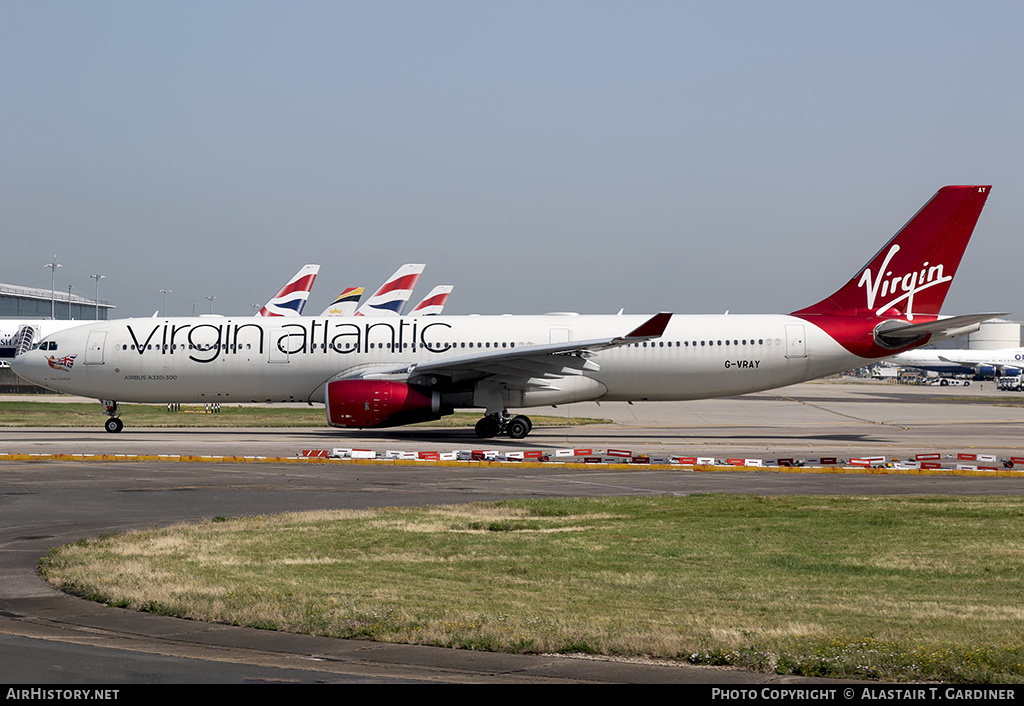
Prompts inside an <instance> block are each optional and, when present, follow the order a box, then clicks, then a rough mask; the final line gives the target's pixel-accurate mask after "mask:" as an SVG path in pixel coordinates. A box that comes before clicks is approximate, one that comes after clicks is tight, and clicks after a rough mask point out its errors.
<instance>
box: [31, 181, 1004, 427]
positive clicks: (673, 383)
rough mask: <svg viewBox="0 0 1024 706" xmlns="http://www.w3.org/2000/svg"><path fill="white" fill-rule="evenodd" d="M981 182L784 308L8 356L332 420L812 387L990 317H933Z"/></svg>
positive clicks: (114, 385)
mask: <svg viewBox="0 0 1024 706" xmlns="http://www.w3.org/2000/svg"><path fill="white" fill-rule="evenodd" d="M988 193H989V187H988V186H948V187H944V188H942V189H940V190H939V191H938V193H937V194H936V195H935V196H934V197H932V199H931V200H930V201H929V202H928V203H927V204H926V205H925V206H924V207H923V208H922V209H921V210H920V211H919V212H918V213H917V215H915V216H914V217H913V218H912V219H911V220H910V222H909V223H907V224H906V225H905V226H904V227H903V228H902V229H901V230H900V231H899V232H898V233H897V234H896V235H895V236H894V237H893V238H892V239H891V240H890V241H889V242H888V243H887V244H886V245H885V246H883V247H882V249H881V250H880V251H879V252H878V254H877V255H875V256H874V257H873V258H872V259H871V260H870V261H869V262H868V264H867V265H865V266H864V267H863V268H861V269H860V270H859V271H858V272H857V273H856V274H855V275H854V277H853V278H852V279H850V280H849V281H848V282H847V283H846V284H844V285H843V286H842V287H840V288H839V289H838V290H837V291H836V292H835V293H834V294H832V295H830V296H828V297H827V298H825V299H823V300H822V301H820V302H818V303H817V304H814V305H812V306H809V307H807V308H805V309H801V310H799V311H796V312H793V313H792V314H789V315H724V316H711V315H702V316H673V315H672V314H667V313H662V314H655V315H654V316H627V315H602V316H566V315H542V316H429V317H419V316H416V317H413V316H407V317H388V318H384V317H377V318H373V317H367V318H363V319H358V318H355V317H352V318H348V319H344V318H334V317H327V318H322V317H315V318H314V317H309V318H302V319H276V320H274V319H255V320H254V319H252V318H224V319H216V320H215V319H202V318H167V319H159V320H158V319H123V320H120V321H106V322H99V323H95V324H91V325H86V326H80V327H77V328H73V329H69V330H66V331H63V332H59V333H56V334H53V335H51V336H49V337H47V338H46V339H45V340H43V341H42V342H41V343H40V344H39V345H38V346H37V348H36V349H35V350H33V351H30V352H28V353H26V354H24V355H22V356H20V357H18V358H17V359H15V362H14V369H15V372H17V373H18V374H19V375H21V376H23V377H25V378H27V379H29V380H32V381H33V382H36V383H38V384H40V385H43V386H45V387H48V388H51V389H54V390H59V391H61V392H68V393H72V394H76V395H85V396H89V397H97V398H99V399H100V400H101V401H103V403H104V404H105V405H106V407H107V412H108V416H109V419H108V420H107V422H106V428H107V430H108V431H111V432H116V431H120V430H121V428H122V426H123V425H122V422H121V420H120V418H119V417H118V408H117V401H122V402H160V403H162V402H211V401H220V402H223V401H239V402H242V401H260V402H262V401H268V402H269V401H308V402H323V403H325V407H326V412H327V422H328V424H330V425H331V426H337V427H354V428H368V427H385V426H397V425H402V424H410V423H414V422H422V421H427V420H430V419H437V418H439V417H440V416H442V415H444V414H448V413H451V412H452V411H453V409H454V408H456V407H477V408H482V409H483V410H484V414H485V416H484V417H483V418H482V419H481V420H480V421H479V422H478V423H477V427H476V430H477V434H478V435H479V436H481V437H490V436H494V435H497V434H502V433H504V434H507V435H508V436H510V437H512V438H522V437H523V436H525V435H526V434H528V433H529V431H530V428H531V423H530V420H529V418H528V417H526V416H522V415H519V416H514V417H513V416H510V415H509V413H508V410H509V409H510V408H524V407H536V406H542V405H553V404H561V403H569V402H580V401H586V400H600V401H641V400H652V401H653V400H686V399H701V398H708V397H719V396H725V395H737V394H742V393H745V392H754V391H758V390H767V389H771V388H776V387H783V386H786V385H792V384H794V383H798V382H803V381H806V380H812V379H815V378H819V377H823V376H825V375H831V374H834V373H838V372H842V371H844V370H849V369H851V368H855V367H860V366H862V365H865V364H867V363H869V362H871V361H875V360H879V359H881V358H885V357H888V356H891V355H893V354H894V353H898V352H901V351H904V350H909V349H911V348H915V347H917V346H921V345H924V344H926V343H928V342H929V341H935V340H941V339H944V338H948V337H951V336H955V335H960V334H964V333H970V332H971V331H973V330H976V329H977V328H978V327H979V323H980V322H981V321H984V320H987V319H990V318H993V317H995V316H998V315H999V314H972V315H967V316H957V317H946V318H940V316H939V310H940V307H941V305H942V302H943V300H944V299H945V296H946V293H947V291H948V289H949V286H950V283H951V282H952V280H953V276H954V275H955V273H956V270H957V267H958V266H959V264H960V259H961V257H962V255H963V253H964V249H965V248H966V247H967V243H968V241H969V240H970V237H971V233H972V232H973V230H974V226H975V224H976V223H977V220H978V217H979V215H980V214H981V210H982V207H983V206H984V204H985V200H986V199H987V198H988Z"/></svg>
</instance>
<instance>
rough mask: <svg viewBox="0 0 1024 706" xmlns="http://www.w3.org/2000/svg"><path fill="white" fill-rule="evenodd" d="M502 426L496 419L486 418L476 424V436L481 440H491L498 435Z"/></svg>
mask: <svg viewBox="0 0 1024 706" xmlns="http://www.w3.org/2000/svg"><path fill="white" fill-rule="evenodd" d="M499 431H500V425H499V424H498V420H497V419H495V418H494V417H490V416H488V417H484V418H483V419H481V420H480V421H479V422H477V423H476V435H477V438H480V439H490V438H493V437H495V436H497V435H498V432H499Z"/></svg>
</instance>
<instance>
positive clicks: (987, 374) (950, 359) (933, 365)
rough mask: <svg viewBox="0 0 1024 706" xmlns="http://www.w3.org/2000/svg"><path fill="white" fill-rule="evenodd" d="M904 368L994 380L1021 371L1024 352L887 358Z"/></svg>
mask: <svg viewBox="0 0 1024 706" xmlns="http://www.w3.org/2000/svg"><path fill="white" fill-rule="evenodd" d="M886 360H888V361H889V362H890V363H896V364H897V365H899V366H901V367H904V368H920V369H922V370H931V371H933V372H937V373H940V374H943V375H974V376H977V377H980V378H995V377H1004V376H1014V375H1020V374H1021V372H1022V371H1024V348H1002V349H993V350H926V351H923V350H914V351H907V352H905V353H900V354H898V355H894V356H891V357H889V358H887V359H886Z"/></svg>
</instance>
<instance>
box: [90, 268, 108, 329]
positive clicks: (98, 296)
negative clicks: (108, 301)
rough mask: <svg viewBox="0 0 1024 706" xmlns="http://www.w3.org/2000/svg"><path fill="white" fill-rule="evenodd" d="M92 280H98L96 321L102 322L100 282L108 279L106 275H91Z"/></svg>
mask: <svg viewBox="0 0 1024 706" xmlns="http://www.w3.org/2000/svg"><path fill="white" fill-rule="evenodd" d="M89 277H91V278H92V279H94V280H96V320H97V321H99V320H100V280H101V279H106V278H107V276H106V275H89Z"/></svg>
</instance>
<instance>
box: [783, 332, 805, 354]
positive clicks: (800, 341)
mask: <svg viewBox="0 0 1024 706" xmlns="http://www.w3.org/2000/svg"><path fill="white" fill-rule="evenodd" d="M786 357H787V358H806V357H807V340H806V339H805V338H804V327H803V324H786Z"/></svg>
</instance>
